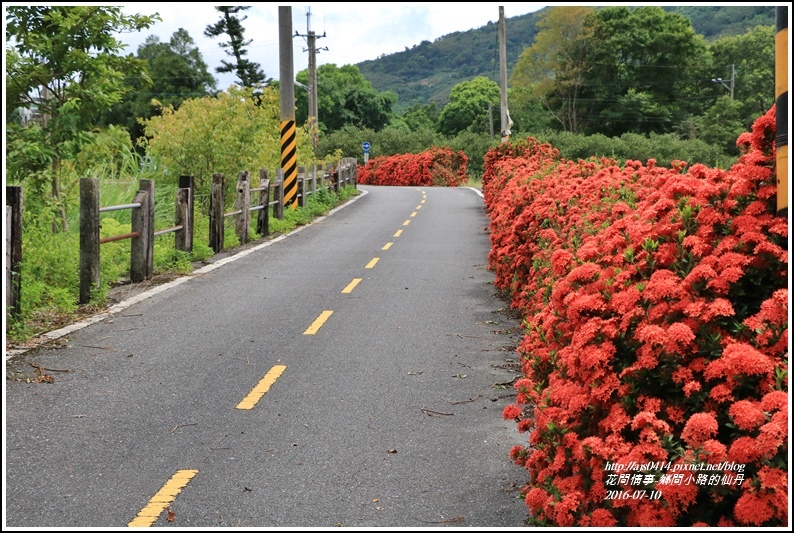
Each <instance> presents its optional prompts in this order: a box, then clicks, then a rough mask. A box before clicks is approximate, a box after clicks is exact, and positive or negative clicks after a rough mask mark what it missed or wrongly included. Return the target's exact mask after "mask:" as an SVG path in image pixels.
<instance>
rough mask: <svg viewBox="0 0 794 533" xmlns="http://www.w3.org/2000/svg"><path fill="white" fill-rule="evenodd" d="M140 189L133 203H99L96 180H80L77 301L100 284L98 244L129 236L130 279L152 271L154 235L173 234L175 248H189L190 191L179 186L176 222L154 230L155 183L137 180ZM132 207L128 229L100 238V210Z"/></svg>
mask: <svg viewBox="0 0 794 533" xmlns="http://www.w3.org/2000/svg"><path fill="white" fill-rule="evenodd" d="M139 187H140V188H139V190H138V192H136V193H135V196H134V197H133V199H132V203H129V204H120V205H111V206H106V207H100V206H99V180H98V179H96V178H82V179H81V180H80V299H79V301H80V303H81V304H85V303H88V302H90V301H91V296H92V293H93V292H94V291H95V290H96V289H97V288H99V284H100V260H99V258H100V245H101V244H105V243H109V242H116V241H121V240H125V239H130V281H132V282H140V281H143V280H145V279H147V278H149V277H151V275H152V273H153V272H154V238H155V237H156V236H159V235H165V234H168V233H174V246H175V248H176V249H177V250H183V251H190V248H189V246H191V247H192V237H190V238H188V235H191V236H192V234H193V228H192V226H191V223H192V216H191V212H192V197H193V195H192V191H191V189H189V188H180V189H178V190H177V194H176V214H175V219H176V225H174V226H172V227H170V228H167V229H163V230H160V231H155V230H154V200H153V199H154V182H153V181H152V180H140V181H139ZM123 209H130V210H132V215H131V228H130V229H131V231H130V232H129V233H122V234H118V235H111V236H110V237H103V238H100V237H99V228H100V219H99V215H100V213H106V212H109V211H119V210H123Z"/></svg>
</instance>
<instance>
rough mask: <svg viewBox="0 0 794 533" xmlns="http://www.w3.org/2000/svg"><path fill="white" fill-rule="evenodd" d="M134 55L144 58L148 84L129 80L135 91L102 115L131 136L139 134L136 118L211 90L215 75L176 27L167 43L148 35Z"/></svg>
mask: <svg viewBox="0 0 794 533" xmlns="http://www.w3.org/2000/svg"><path fill="white" fill-rule="evenodd" d="M138 58H140V59H143V60H145V61H146V64H147V66H148V70H149V78H150V79H151V83H148V80H147V79H145V78H140V77H138V78H132V79H129V80H128V82H129V84H130V85H131V86H132V87H134V88H135V92H134V93H132V94H131V97H130V98H128V99H126V100H125V101H124V102H122V103H120V104H117V105H116V106H114V107H113V109H112V110H111V111H110V112H109V113H107V114H106V116H105V118H104V123H106V124H121V125H124V126H125V127H126V128H127V129H128V130H129V131H130V135H131V137H132V139H133V140H134V139H137V138H138V137H140V136H141V135H142V134H143V129H142V126H141V125H140V123H139V119H141V118H143V119H147V118H150V117H151V116H153V115H155V114H156V113H158V112H159V109H160V108H161V107H163V106H165V107H168V106H172V107H174V108H178V107H179V105H180V104H181V103H182V102H183V101H184V100H185V99H187V98H197V97H201V96H205V95H209V94H212V93H213V92H214V91H215V87H216V81H215V77H214V76H213V75H212V74H210V72H209V71H208V70H207V64H206V63H205V62H204V59H203V58H202V56H201V52H199V50H198V48H197V47H196V46H195V43H194V41H193V39H192V38H191V37H190V35H189V34H188V32H187V31H186V30H185V29H183V28H179V30H177V31H175V32H174V34H173V35H172V36H171V39H170V40H169V41H168V42H161V41H160V38H159V37H157V36H156V35H150V36H149V37H147V39H146V41H145V42H144V43H143V44H142V45H140V46H139V47H138Z"/></svg>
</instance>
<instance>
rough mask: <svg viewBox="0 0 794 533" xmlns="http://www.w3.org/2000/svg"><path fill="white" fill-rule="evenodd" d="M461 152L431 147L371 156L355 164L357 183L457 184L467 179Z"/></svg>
mask: <svg viewBox="0 0 794 533" xmlns="http://www.w3.org/2000/svg"><path fill="white" fill-rule="evenodd" d="M467 162H468V158H467V157H466V154H464V153H463V152H457V153H456V152H453V151H452V150H450V149H449V148H436V147H432V148H430V149H429V150H425V151H424V152H422V153H419V154H401V155H392V156H382V157H376V158H373V159H370V160H369V161H368V162H367V164H366V165H363V166H362V165H359V167H358V173H357V176H358V178H357V179H358V183H361V184H369V185H413V186H436V187H457V186H459V185H461V184H465V183H466V182H467V179H468V178H467V176H466V163H467Z"/></svg>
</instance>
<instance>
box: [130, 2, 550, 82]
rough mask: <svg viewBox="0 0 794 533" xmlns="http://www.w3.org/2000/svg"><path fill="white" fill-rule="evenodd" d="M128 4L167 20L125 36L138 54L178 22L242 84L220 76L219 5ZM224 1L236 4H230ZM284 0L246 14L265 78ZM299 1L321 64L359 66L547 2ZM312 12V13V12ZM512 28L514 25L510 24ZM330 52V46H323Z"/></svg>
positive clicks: (301, 59) (304, 59)
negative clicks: (213, 33) (209, 32)
mask: <svg viewBox="0 0 794 533" xmlns="http://www.w3.org/2000/svg"><path fill="white" fill-rule="evenodd" d="M116 5H122V6H124V10H125V12H127V13H130V14H134V13H138V14H141V15H152V14H154V13H159V14H160V17H161V18H162V22H159V23H156V24H155V25H153V26H152V27H151V28H149V29H148V30H144V31H142V32H139V33H134V34H125V35H122V36H120V38H121V40H122V41H123V42H124V43H126V44H128V45H129V46H128V48H127V49H126V50H125V52H127V53H133V54H135V53H137V51H138V46H139V45H140V44H142V43H143V42H144V40H145V39H146V38H147V37H148V36H149V35H152V34H153V35H157V36H158V37H159V38H160V40H161V41H165V42H167V41H168V40H169V39H170V38H171V35H172V34H173V33H174V32H175V31H177V30H178V29H179V28H184V29H185V30H187V32H188V33H189V34H190V36H191V37H192V38H193V40H194V41H195V42H196V46H197V47H198V49H199V51H200V52H201V55H202V57H203V58H204V61H205V63H207V66H208V68H209V71H210V73H211V74H213V75H214V76H215V78H216V79H217V80H218V82H219V83H218V89H226V88H227V87H228V86H229V85H231V84H232V83H234V82H235V80H236V76H235V75H233V74H223V75H220V74H217V73H216V72H215V67H217V66H220V64H221V60H222V59H227V60H229V59H231V58H230V57H229V56H227V55H226V52H225V51H224V50H222V49H221V48H220V46H219V43H221V42H223V41H226V40H228V39H227V38H225V36H223V37H219V38H215V39H210V38H208V37H205V36H204V29H205V28H206V27H207V25H208V24H214V23H215V22H217V21H218V20H220V13H219V12H218V11H216V10H215V7H214V5H215V4H205V3H200V2H195V3H176V2H159V3H147V2H135V3H127V4H123V3H122V4H116ZM217 5H235V4H223V3H218V4H217ZM279 5H288V4H281V3H269V2H268V3H258V4H253V5H252V6H251V9H249V10H247V11H245V12H243V14H245V15H247V16H248V18H247V19H246V20H245V21H243V27H244V29H245V34H244V37H245V38H246V39H251V40H252V42H251V44H249V45H248V46H247V49H248V56H247V57H248V59H249V60H251V61H253V62H255V63H259V65H260V66H261V67H262V70H263V71H264V73H265V76H266V77H268V78H273V79H278V78H279V34H278V7H279ZM289 5H292V33H293V34H294V33H295V32H296V31H297V32H298V33H299V34H300V35H306V34H307V32H308V31H309V30H311V31H314V32H315V34H316V35H317V36H318V37H320V36H322V35H325V37H321V38H318V39H317V41H316V46H317V47H318V48H323V50H321V51H320V52H319V53H318V54H317V66H320V65H323V64H326V63H335V64H336V65H337V66H342V65H355V64H356V63H360V62H362V61H366V60H369V59H377V58H378V57H379V56H382V55H387V54H393V53H396V52H402V51H403V50H405V49H406V47H407V48H412V47H413V46H414V45H418V44H419V43H421V42H422V41H425V40H426V41H430V42H433V41H435V40H436V39H438V38H439V37H443V36H444V35H448V34H450V33H454V32H458V31H468V30H470V29H474V28H479V27H481V26H485V25H486V24H488V22H489V21H491V22H498V20H499V6H500V5H501V6H504V12H505V18H506V19H509V18H510V17H515V16H518V15H524V14H526V13H531V12H534V11H537V10H538V9H541V8H542V7H544V5H545V4H544V5H541V4H537V3H513V2H493V3H492V2H473V3H447V2H429V3H428V2H424V3H412V2H406V3H398V2H364V3H360V2H357V3H346V2H327V3H317V4H300V5H297V4H289ZM309 12H310V13H311V15H310V16H307V13H309ZM506 31H507V32H509V31H510V28H509V26H507V28H506ZM326 47H327V48H328V50H324V48H326ZM292 55H293V70H294V73H295V74H297V73H298V72H300V71H301V70H305V69H306V68H308V66H309V59H308V51H307V42H306V39H305V38H303V37H293V38H292Z"/></svg>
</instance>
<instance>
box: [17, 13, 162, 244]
mask: <svg viewBox="0 0 794 533" xmlns="http://www.w3.org/2000/svg"><path fill="white" fill-rule="evenodd" d="M159 20H160V17H159V15H158V14H154V15H151V16H144V15H125V14H124V13H122V11H121V8H119V7H109V6H8V7H6V43H7V44H6V94H5V97H6V110H7V111H8V110H9V109H10V110H16V109H17V108H25V109H31V110H35V111H36V112H37V113H38V114H39V115H40V117H41V120H39V124H38V125H37V126H36V127H35V128H32V129H28V130H27V131H24V132H23V131H22V130H21V129H20V128H9V130H8V133H7V140H8V141H9V142H10V143H11V144H12V145H13V144H14V140H15V139H17V138H19V137H20V136H21V137H24V138H25V139H26V144H27V146H25V147H24V148H23V149H22V148H21V149H20V150H13V151H10V152H9V155H8V158H7V162H8V163H9V167H11V168H16V169H20V171H21V172H25V173H27V174H28V176H29V178H28V182H29V183H30V182H31V181H32V182H33V183H32V185H33V188H34V190H35V189H38V190H42V189H44V183H45V182H46V181H48V180H49V181H50V184H51V188H50V190H51V191H52V198H53V202H54V205H56V206H58V207H59V208H60V211H61V227H62V229H66V212H65V209H64V205H63V203H62V199H61V184H60V183H59V176H58V166H59V162H60V161H61V160H62V159H65V158H66V157H68V156H70V155H74V154H76V153H77V152H78V151H79V149H80V145H81V144H82V143H83V142H87V140H88V139H89V136H88V135H87V134H86V133H87V132H88V131H89V130H90V129H91V128H92V127H93V126H94V125H95V123H96V120H97V117H98V116H99V115H100V114H101V113H102V112H104V111H105V110H107V109H109V108H110V107H111V106H113V105H114V104H117V103H119V102H121V101H122V99H123V98H124V96H125V95H126V94H127V92H128V91H129V90H130V87H129V86H128V85H127V83H126V79H127V78H129V77H141V78H146V77H147V73H146V65H145V62H144V61H143V60H141V59H137V58H135V57H133V56H132V54H129V55H126V56H125V55H122V50H123V49H124V46H125V45H124V44H123V43H121V42H120V41H119V40H118V39H117V38H116V35H118V34H119V33H121V32H130V31H140V30H142V29H146V28H149V27H150V26H151V25H152V24H154V22H156V21H159ZM9 115H10V113H9ZM29 143H32V144H29ZM17 145H18V146H19V144H17ZM45 164H46V165H48V166H49V168H46V167H45ZM19 177H20V178H23V179H25V176H24V175H22V176H19ZM58 204H60V205H58Z"/></svg>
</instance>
